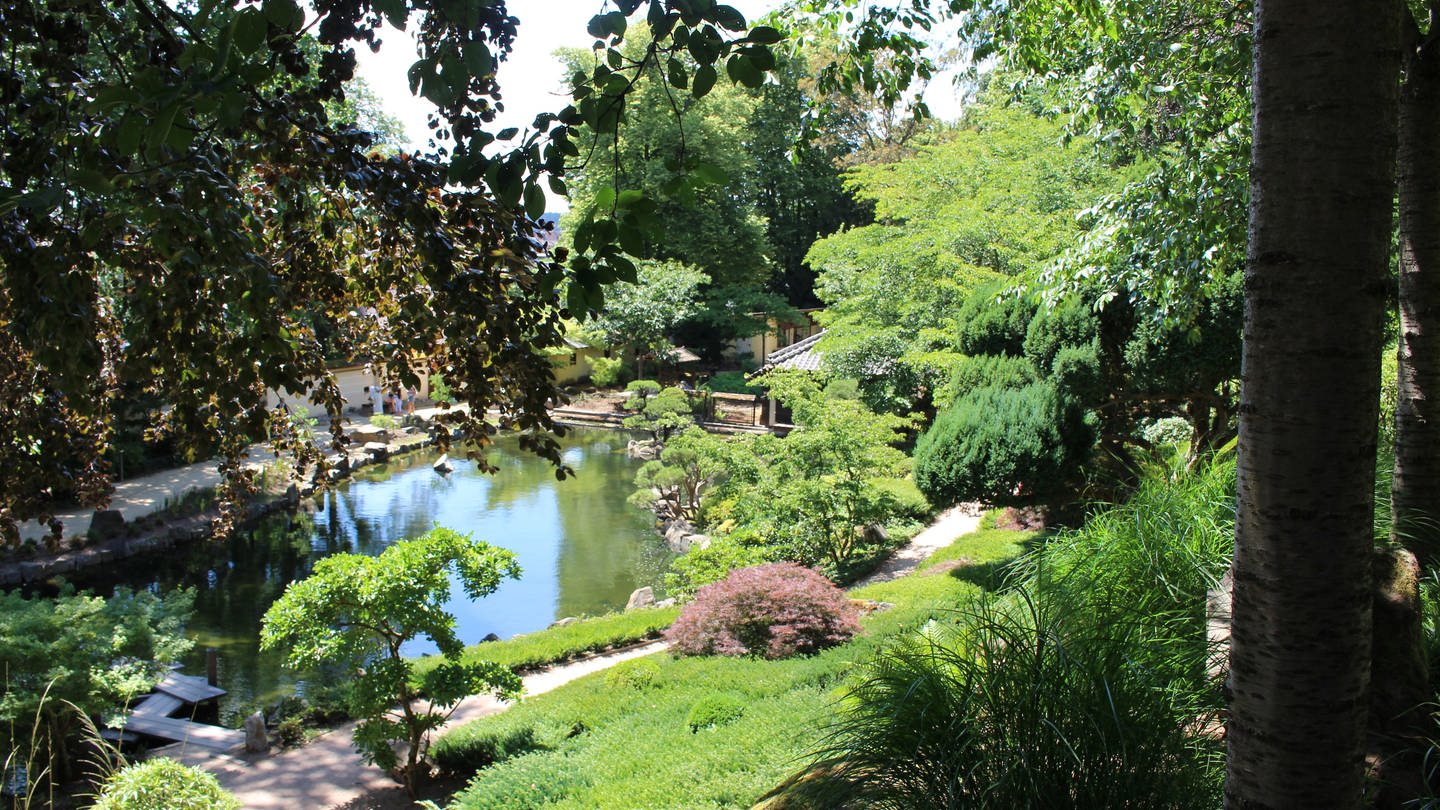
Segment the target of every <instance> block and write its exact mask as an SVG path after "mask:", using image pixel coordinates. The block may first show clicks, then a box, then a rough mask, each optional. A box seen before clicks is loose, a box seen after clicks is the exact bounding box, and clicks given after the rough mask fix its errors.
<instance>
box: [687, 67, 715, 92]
mask: <svg viewBox="0 0 1440 810" xmlns="http://www.w3.org/2000/svg"><path fill="white" fill-rule="evenodd" d="M717 78H719V77H718V76H717V74H716V73H715V66H714V65H701V66H700V69H699V70H697V71H695V82H694V84H692V85H691V86H690V93H691V95H693V96H695V98H704V97H705V95H706V94H707V93H709V92H710V89H711V88H713V87H714V86H715V80H716V79H717Z"/></svg>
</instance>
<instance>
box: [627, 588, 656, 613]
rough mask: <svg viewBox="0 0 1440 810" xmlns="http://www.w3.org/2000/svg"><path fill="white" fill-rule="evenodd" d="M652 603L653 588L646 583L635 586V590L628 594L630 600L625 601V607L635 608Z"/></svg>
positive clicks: (653, 600)
mask: <svg viewBox="0 0 1440 810" xmlns="http://www.w3.org/2000/svg"><path fill="white" fill-rule="evenodd" d="M653 604H655V589H654V588H651V587H650V586H649V585H646V586H645V587H643V588H636V589H635V592H634V593H632V594H630V601H628V602H626V603H625V609H626V610H635V609H636V608H643V607H649V606H651V605H653Z"/></svg>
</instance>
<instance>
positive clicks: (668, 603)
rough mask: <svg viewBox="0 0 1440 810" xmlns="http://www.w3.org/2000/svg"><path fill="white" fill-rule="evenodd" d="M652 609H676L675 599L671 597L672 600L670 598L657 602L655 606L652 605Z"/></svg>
mask: <svg viewBox="0 0 1440 810" xmlns="http://www.w3.org/2000/svg"><path fill="white" fill-rule="evenodd" d="M651 607H657V608H667V607H675V597H673V596H672V597H670V598H668V599H661V600H660V601H659V602H656V603H655V604H653V605H651Z"/></svg>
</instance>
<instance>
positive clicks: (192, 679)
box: [125, 672, 245, 751]
mask: <svg viewBox="0 0 1440 810" xmlns="http://www.w3.org/2000/svg"><path fill="white" fill-rule="evenodd" d="M223 694H225V690H224V689H220V688H217V687H214V686H211V685H210V684H208V683H206V682H205V679H204V678H200V677H197V676H194V675H181V674H179V673H177V672H171V673H169V674H168V675H166V676H165V679H164V680H162V681H161V682H160V683H158V684H156V686H155V692H154V693H153V694H150V695H148V696H146V697H145V698H144V699H143V700H142V701H141V702H140V704H139V705H137V706H136V707H135V708H134V709H132V710H131V711H130V718H129V719H128V720H127V721H126V722H125V731H131V732H135V733H139V734H146V735H149V736H151V737H160V738H161V739H166V740H171V741H173V742H182V743H188V744H190V745H197V746H200V747H202V748H211V749H214V750H217V751H228V750H230V749H231V748H234V747H236V746H240V745H244V744H245V732H243V731H240V730H238V729H230V728H221V727H220V726H212V725H209V724H206V723H196V722H193V721H191V720H186V719H184V718H180V717H171V716H170V715H172V714H174V713H175V712H177V711H179V710H180V709H181V708H183V707H185V706H193V705H194V704H196V703H199V702H201V701H204V700H211V699H214V698H217V697H220V696H221V695H223Z"/></svg>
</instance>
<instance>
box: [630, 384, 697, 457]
mask: <svg viewBox="0 0 1440 810" xmlns="http://www.w3.org/2000/svg"><path fill="white" fill-rule="evenodd" d="M637 382H645V381H643V380H637ZM631 385H634V383H631ZM694 423H695V415H694V409H693V406H692V405H691V404H690V395H689V394H688V393H686V392H685V390H684V389H683V388H675V387H671V388H666V389H665V390H663V391H661V392H660V393H658V394H656V395H654V396H652V397H650V398H649V399H647V400H645V405H644V407H643V408H642V409H641V411H640V413H638V414H636V415H634V416H630V417H627V418H626V419H625V421H624V423H623V424H624V425H625V427H627V428H630V429H632V430H648V431H650V435H651V436H652V437H654V439H655V440H656V441H659V442H664V441H668V440H669V438H670V435H671V434H672V433H674V432H675V431H677V430H679V429H681V428H683V427H685V426H687V425H691V424H694Z"/></svg>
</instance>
